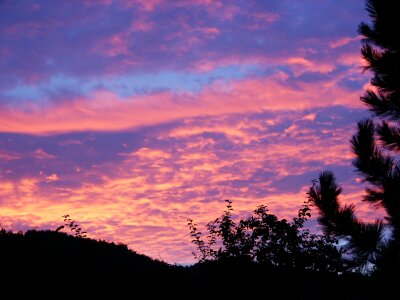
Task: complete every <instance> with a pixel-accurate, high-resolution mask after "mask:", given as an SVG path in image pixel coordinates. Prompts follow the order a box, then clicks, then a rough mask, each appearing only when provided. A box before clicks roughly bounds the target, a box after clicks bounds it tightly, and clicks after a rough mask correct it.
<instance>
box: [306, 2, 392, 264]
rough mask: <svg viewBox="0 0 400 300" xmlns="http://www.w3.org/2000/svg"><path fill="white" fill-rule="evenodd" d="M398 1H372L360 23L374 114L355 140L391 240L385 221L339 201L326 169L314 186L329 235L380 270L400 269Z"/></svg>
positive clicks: (361, 169)
mask: <svg viewBox="0 0 400 300" xmlns="http://www.w3.org/2000/svg"><path fill="white" fill-rule="evenodd" d="M396 7H397V6H396V5H395V3H394V2H393V1H389V0H368V1H367V2H366V9H367V11H368V14H369V16H370V18H371V20H372V23H371V25H368V24H366V23H361V24H360V25H359V28H358V32H359V33H360V34H361V35H362V36H363V45H362V48H361V54H362V57H363V58H364V60H365V61H366V66H365V70H369V71H371V72H372V73H373V77H372V79H371V85H372V88H371V89H368V90H367V91H366V92H365V94H364V95H363V96H362V97H361V100H362V101H363V102H364V103H365V104H366V105H367V106H368V108H369V110H370V112H371V114H372V116H371V117H370V118H368V119H365V120H362V121H359V122H358V130H357V133H356V134H355V135H354V136H353V138H352V139H351V145H352V150H353V153H354V155H355V159H354V161H353V164H354V166H355V167H356V170H357V172H358V173H359V174H360V175H361V176H362V178H363V180H364V182H366V183H367V184H368V186H367V188H366V195H365V196H364V199H363V201H367V202H369V203H371V204H373V205H375V207H382V208H383V209H384V210H385V211H386V217H385V219H386V221H387V225H388V226H389V227H390V229H391V237H390V239H384V238H383V231H384V225H383V222H382V221H381V220H376V221H375V223H374V224H367V223H363V222H362V221H360V220H359V219H357V218H356V216H355V215H354V206H353V205H344V206H343V205H340V204H339V202H338V196H339V195H340V193H341V191H342V189H341V187H339V186H338V185H337V184H336V180H335V176H334V174H333V173H332V172H328V171H327V172H323V173H321V174H320V176H319V183H318V184H314V185H313V186H312V187H311V188H310V190H309V193H308V194H309V198H310V200H311V201H312V202H313V203H315V204H316V206H317V207H318V208H319V211H320V218H319V221H320V223H321V224H322V225H323V227H324V230H325V232H326V233H328V234H332V235H333V236H335V237H336V238H341V239H345V240H347V241H348V243H347V245H346V250H347V251H348V252H349V253H351V254H352V256H351V260H350V261H349V262H350V264H349V267H354V268H360V267H362V266H365V265H366V263H368V262H370V263H371V262H372V263H374V264H375V269H376V270H377V271H379V270H380V271H385V272H392V271H396V270H397V272H398V268H399V267H400V163H399V161H398V155H399V154H400V124H399V121H400V36H399V34H398V28H399V25H400V24H399V18H398V9H397V8H396Z"/></svg>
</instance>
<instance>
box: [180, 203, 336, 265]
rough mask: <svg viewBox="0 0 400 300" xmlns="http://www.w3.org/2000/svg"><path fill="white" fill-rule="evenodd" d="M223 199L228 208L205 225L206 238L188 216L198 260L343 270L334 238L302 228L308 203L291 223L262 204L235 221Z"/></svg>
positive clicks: (307, 211)
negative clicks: (279, 217)
mask: <svg viewBox="0 0 400 300" xmlns="http://www.w3.org/2000/svg"><path fill="white" fill-rule="evenodd" d="M225 201H226V202H227V206H226V208H227V209H226V210H225V212H224V213H223V215H222V216H221V217H220V218H217V219H215V220H214V221H212V222H210V223H208V224H207V225H206V226H207V231H208V235H207V236H206V240H204V239H203V235H202V233H201V232H200V231H199V229H198V226H197V224H196V223H194V222H193V220H191V219H188V226H189V229H190V234H191V236H192V238H193V240H192V242H193V243H194V244H195V245H196V247H197V251H196V252H194V253H193V254H194V256H195V258H196V259H197V260H198V261H199V262H205V261H221V260H227V259H230V260H236V261H242V262H249V263H257V264H261V265H264V266H269V267H272V268H276V269H281V270H297V271H305V270H308V271H327V272H340V271H341V270H342V264H341V253H340V252H339V251H338V250H337V247H336V244H335V242H336V241H335V240H334V239H332V238H330V237H328V236H324V235H317V234H312V233H310V231H309V230H308V229H305V228H304V223H305V222H306V221H307V219H308V218H310V217H311V213H310V207H309V204H308V203H307V202H305V203H304V205H303V206H302V208H301V209H300V210H299V211H298V216H297V217H295V218H293V220H292V222H288V221H287V220H286V219H282V220H279V219H278V218H277V217H276V216H275V215H273V214H270V213H268V209H267V207H266V206H263V205H261V206H259V207H258V208H257V209H255V210H254V211H253V214H252V216H250V217H249V218H247V219H245V220H240V221H239V222H238V223H235V222H234V221H233V219H232V210H233V207H232V202H231V201H230V200H225Z"/></svg>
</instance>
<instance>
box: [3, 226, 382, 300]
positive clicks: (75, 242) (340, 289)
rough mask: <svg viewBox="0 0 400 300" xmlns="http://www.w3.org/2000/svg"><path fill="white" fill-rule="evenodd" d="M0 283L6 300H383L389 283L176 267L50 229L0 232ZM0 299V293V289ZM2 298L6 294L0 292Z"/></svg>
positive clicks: (234, 267)
mask: <svg viewBox="0 0 400 300" xmlns="http://www.w3.org/2000/svg"><path fill="white" fill-rule="evenodd" d="M0 257H1V266H0V272H1V273H0V274H1V281H0V288H1V292H0V293H2V294H3V295H10V296H9V297H7V298H8V299H17V298H21V297H24V298H26V297H27V296H29V297H33V296H46V297H51V298H54V299H57V298H66V297H68V298H75V297H88V298H90V299H93V298H94V297H99V296H102V297H110V298H111V297H112V299H116V298H115V297H117V298H118V299H121V298H123V299H136V298H138V299H143V298H147V297H150V296H157V297H162V298H165V297H167V296H168V297H170V296H172V297H186V298H189V297H196V298H200V297H207V298H210V299H214V298H216V297H217V296H219V297H223V298H225V299H226V298H230V297H231V298H234V299H236V298H238V297H239V296H245V297H246V298H253V297H257V298H260V299H352V300H354V299H385V298H389V297H388V296H387V295H386V294H385V293H386V292H385V291H387V293H388V288H389V287H390V284H389V283H388V281H387V280H380V279H378V278H372V277H366V276H361V275H359V274H354V273H350V274H343V275H340V276H339V275H336V274H332V273H321V272H318V273H316V272H305V271H302V272H299V271H296V272H294V271H290V270H277V269H272V268H270V267H267V266H260V265H255V264H249V263H244V262H240V261H238V260H236V261H232V260H231V261H224V262H213V263H204V264H197V265H194V266H191V267H181V266H173V265H169V264H166V263H164V262H161V261H157V260H153V259H151V258H149V257H147V256H144V255H140V254H137V253H135V252H134V251H132V250H129V249H128V248H127V247H126V246H125V245H119V244H114V243H107V242H104V241H96V240H93V239H86V238H85V239H83V238H77V237H73V236H70V235H67V234H65V233H61V232H55V231H28V232H26V233H25V234H22V233H11V232H6V231H4V230H3V231H1V233H0ZM0 297H1V294H0ZM1 298H2V299H6V298H3V297H1Z"/></svg>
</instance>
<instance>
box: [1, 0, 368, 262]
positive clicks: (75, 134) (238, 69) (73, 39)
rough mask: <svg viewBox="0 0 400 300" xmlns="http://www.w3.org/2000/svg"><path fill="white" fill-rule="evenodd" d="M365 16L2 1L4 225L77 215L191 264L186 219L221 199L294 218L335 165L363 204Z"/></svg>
mask: <svg viewBox="0 0 400 300" xmlns="http://www.w3.org/2000/svg"><path fill="white" fill-rule="evenodd" d="M361 21H368V17H367V14H366V12H365V8H364V1H362V0H339V1H338V0H323V1H321V0H303V1H298V0H282V1H277V0H265V1H264V0H263V1H262V0H240V1H239V0H221V1H220V0H170V1H168V0H114V1H113V0H103V1H100V0H99V1H95V0H93V1H89V0H87V1H78V0H76V1H74V0H71V1H61V0H60V1H54V0H47V1H30V0H26V1H11V0H4V1H1V0H0V57H1V60H0V223H1V225H2V226H3V227H4V228H6V229H10V230H26V229H31V228H34V227H38V228H39V229H55V228H57V227H58V226H60V225H61V224H62V223H63V219H62V217H61V216H62V215H64V214H69V215H70V216H71V218H72V219H74V220H76V221H77V222H78V223H79V224H80V225H81V227H82V228H83V229H84V230H86V231H88V232H89V235H88V236H89V237H92V238H100V239H105V240H108V241H115V242H123V243H126V244H128V246H129V247H130V248H132V249H134V250H136V251H138V252H140V253H143V254H146V255H149V256H151V257H154V258H158V259H163V260H166V261H167V262H170V263H193V262H194V260H193V257H192V254H191V252H192V251H193V250H194V246H192V244H191V242H190V241H191V238H190V236H189V231H188V228H187V223H186V219H187V218H192V219H194V220H195V221H197V222H198V223H200V224H204V223H206V222H208V221H211V220H213V219H215V218H216V217H218V216H219V215H220V214H221V213H222V212H223V210H224V205H225V203H224V201H223V200H224V199H231V200H232V201H233V205H234V208H235V211H236V212H237V213H238V215H240V216H245V215H247V214H249V213H250V212H251V211H252V210H253V209H255V208H256V207H257V206H258V205H260V204H266V205H267V206H268V207H269V208H270V211H271V212H272V213H275V214H277V215H278V216H279V217H286V218H290V217H293V216H295V214H296V212H297V210H298V208H299V207H300V206H301V205H302V203H303V201H304V200H305V199H306V191H307V188H308V187H309V186H310V184H311V181H312V180H313V179H315V178H317V176H318V173H319V172H321V171H324V170H327V169H329V170H333V171H334V172H335V173H336V175H337V178H338V182H340V183H341V184H342V185H343V186H344V195H343V199H342V200H343V201H346V202H354V203H357V204H359V203H358V201H359V200H360V193H361V192H362V186H361V185H360V183H359V180H358V179H357V174H355V173H354V168H353V167H352V165H351V160H352V154H351V151H350V145H349V139H350V137H351V135H352V134H353V133H354V129H355V127H356V121H357V120H359V119H361V118H363V117H365V116H367V115H368V113H367V111H366V109H365V107H364V106H363V105H362V103H361V101H360V100H359V97H360V95H361V94H362V91H363V89H365V87H366V86H368V80H369V77H370V74H369V73H362V65H363V62H362V60H361V57H360V53H359V51H360V45H361V44H360V37H359V36H358V34H357V25H358V24H359V23H360V22H361ZM357 212H358V216H359V217H361V218H364V219H365V218H369V219H371V218H372V217H373V211H372V210H371V209H370V207H369V206H368V205H367V204H362V205H357ZM315 215H316V212H314V216H315ZM311 224H313V225H314V226H317V224H316V222H315V221H314V222H311Z"/></svg>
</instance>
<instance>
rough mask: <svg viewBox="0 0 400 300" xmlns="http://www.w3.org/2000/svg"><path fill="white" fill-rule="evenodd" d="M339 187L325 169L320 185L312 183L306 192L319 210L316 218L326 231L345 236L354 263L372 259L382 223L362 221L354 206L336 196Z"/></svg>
mask: <svg viewBox="0 0 400 300" xmlns="http://www.w3.org/2000/svg"><path fill="white" fill-rule="evenodd" d="M341 191H342V189H341V187H340V186H338V185H337V184H336V179H335V176H334V174H333V173H332V172H329V171H326V172H323V173H321V174H320V176H319V185H316V184H314V185H313V186H312V187H311V188H310V190H309V192H308V196H309V200H310V201H311V202H312V203H314V204H315V205H316V206H317V207H318V209H319V211H320V217H319V219H318V221H319V222H320V224H321V225H322V226H323V228H324V231H325V233H326V234H329V235H334V236H336V237H339V238H342V239H346V240H347V241H348V242H349V243H348V245H347V250H348V251H350V252H351V253H352V254H354V255H355V258H356V259H355V262H356V264H358V265H360V264H364V263H366V262H367V261H369V260H371V259H373V257H374V253H375V252H376V251H377V249H378V245H379V242H380V240H381V235H382V223H381V222H380V221H376V222H375V224H364V223H363V222H361V221H360V220H358V219H357V218H356V217H355V215H354V206H353V205H344V206H341V205H340V204H339V202H338V196H339V195H340V193H341Z"/></svg>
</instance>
